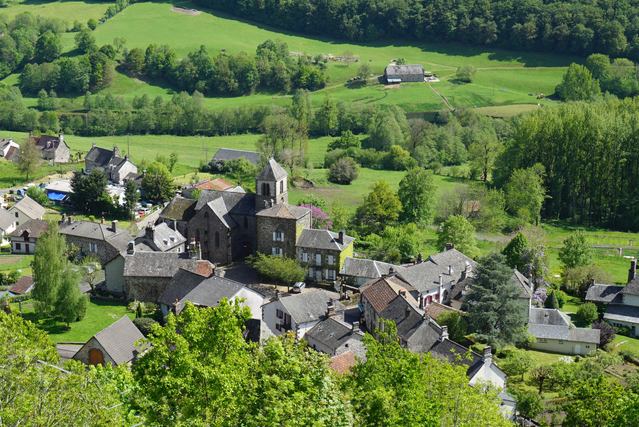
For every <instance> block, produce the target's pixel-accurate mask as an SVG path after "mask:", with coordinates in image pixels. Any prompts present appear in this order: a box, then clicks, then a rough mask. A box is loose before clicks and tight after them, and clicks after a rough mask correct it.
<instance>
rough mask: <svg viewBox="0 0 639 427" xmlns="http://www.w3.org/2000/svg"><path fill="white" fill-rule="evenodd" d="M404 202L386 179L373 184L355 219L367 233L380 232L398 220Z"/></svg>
mask: <svg viewBox="0 0 639 427" xmlns="http://www.w3.org/2000/svg"><path fill="white" fill-rule="evenodd" d="M401 208H402V204H401V202H400V200H399V197H397V194H395V192H394V191H393V189H392V188H391V187H390V185H388V183H387V182H386V181H378V182H376V183H375V185H373V188H372V189H371V192H370V193H368V195H367V196H366V198H365V199H364V202H363V203H362V204H361V205H360V206H359V207H358V208H357V211H356V212H355V220H356V223H357V225H358V226H359V227H361V228H362V230H363V231H364V232H365V233H375V232H380V231H381V230H383V228H384V227H385V226H386V225H390V224H392V223H394V222H395V221H397V219H398V218H399V214H400V211H401Z"/></svg>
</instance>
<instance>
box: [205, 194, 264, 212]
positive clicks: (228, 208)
mask: <svg viewBox="0 0 639 427" xmlns="http://www.w3.org/2000/svg"><path fill="white" fill-rule="evenodd" d="M216 199H222V202H224V203H223V204H216V205H215V206H219V209H220V211H219V212H217V213H219V214H221V215H226V214H227V213H228V214H231V215H254V214H255V194H252V193H251V194H248V193H235V192H231V191H214V190H213V191H207V190H205V191H202V193H201V194H200V198H199V199H198V201H197V203H196V204H195V211H199V210H200V209H202V208H203V207H204V206H205V205H207V204H209V202H212V201H214V200H216Z"/></svg>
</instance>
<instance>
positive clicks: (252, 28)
mask: <svg viewBox="0 0 639 427" xmlns="http://www.w3.org/2000/svg"><path fill="white" fill-rule="evenodd" d="M107 6H108V3H98V2H80V1H68V2H52V3H44V2H41V1H40V0H32V1H25V2H23V3H16V4H12V5H11V6H9V7H7V8H5V9H2V10H0V14H7V15H8V16H14V15H15V14H17V13H20V12H24V11H29V12H32V13H35V14H40V15H43V16H56V17H58V18H60V19H63V20H66V21H68V22H69V23H71V22H72V21H74V20H76V19H79V20H81V21H83V22H84V21H86V20H87V19H89V18H97V17H99V16H101V15H102V13H103V12H104V10H105V9H106V7H107ZM174 6H177V7H184V8H192V7H193V5H192V4H190V3H186V2H183V3H182V2H174V3H171V2H143V3H136V4H133V5H131V6H129V7H128V8H126V9H125V10H123V11H122V12H120V13H119V14H118V15H116V16H115V17H113V18H111V19H109V20H108V21H107V22H105V23H104V24H102V25H99V26H98V28H97V29H96V30H95V31H94V35H95V37H96V40H97V42H98V45H102V44H106V43H111V42H112V41H113V39H114V38H116V37H123V38H125V39H126V45H127V47H128V48H129V49H131V48H134V47H139V48H146V46H148V45H149V44H150V43H156V44H168V45H170V46H172V47H173V48H174V49H175V50H176V52H177V54H178V56H180V57H183V56H185V55H186V54H187V53H188V52H190V51H193V50H196V49H198V48H199V47H200V46H201V45H204V46H206V47H207V49H208V51H209V52H210V53H211V54H212V55H215V54H217V53H219V52H221V51H225V52H229V53H238V52H242V51H244V52H248V53H251V54H252V53H253V52H255V49H256V47H257V45H258V44H260V43H262V42H263V41H265V40H267V39H276V40H281V41H284V42H286V43H287V44H288V47H289V50H290V51H291V52H292V54H309V55H319V54H323V55H334V56H344V55H345V54H348V55H352V56H353V57H354V58H357V62H355V63H351V64H346V63H344V62H339V61H329V63H328V75H329V83H328V85H327V87H326V88H325V89H323V90H321V91H318V92H316V93H315V94H314V96H312V101H313V103H314V105H318V104H319V103H320V102H321V101H322V100H323V98H324V96H325V95H329V96H331V97H334V98H335V99H338V100H342V101H344V102H363V103H379V104H394V105H399V106H401V107H402V108H404V109H406V111H409V112H421V111H433V110H439V109H442V108H445V107H446V104H445V103H444V102H443V100H442V97H445V98H446V99H447V100H448V102H449V104H451V105H452V106H454V107H467V108H474V107H487V106H504V105H519V104H533V105H536V104H538V103H542V104H544V103H548V102H551V101H548V100H545V99H544V100H541V101H539V100H538V99H537V95H538V94H545V95H548V94H550V93H552V92H553V91H554V87H555V86H556V85H557V84H558V83H559V81H560V79H561V75H562V74H563V72H564V70H565V67H566V66H567V65H569V64H570V62H573V61H578V59H577V58H572V57H568V56H565V55H552V54H541V53H529V52H527V53H523V52H514V51H505V50H500V49H492V48H477V47H468V46H462V45H457V44H444V43H437V42H432V43H416V42H406V41H393V40H389V41H388V42H387V43H375V44H355V43H346V42H342V41H336V40H330V39H318V38H310V37H306V36H301V35H296V34H293V33H288V32H283V31H280V30H276V29H272V28H269V27H267V26H264V25H257V24H253V23H251V22H247V21H242V20H238V19H235V18H232V17H229V16H226V15H224V14H222V13H218V12H212V11H201V13H199V14H195V15H192V14H185V13H180V12H178V11H176V9H175V8H174ZM185 29H188V31H185ZM240 34H241V37H238V35H240ZM63 44H64V49H65V52H67V53H72V51H73V48H74V34H73V33H66V34H64V35H63ZM396 58H404V59H405V60H406V61H407V62H408V63H419V64H423V65H424V67H425V68H426V69H427V70H429V71H432V72H434V73H436V74H437V75H439V76H440V78H441V79H442V81H441V82H439V83H433V84H426V83H424V84H421V83H419V84H404V85H401V86H400V87H395V88H385V87H384V86H383V85H380V84H377V83H375V84H371V85H369V86H367V87H362V88H349V87H347V86H346V85H345V82H346V80H348V79H349V78H351V77H353V76H354V75H355V74H356V72H357V68H358V67H359V65H360V64H361V63H364V62H366V63H368V64H369V65H370V66H371V69H372V71H373V73H374V74H375V75H381V74H382V73H383V69H384V67H385V66H386V65H387V64H388V63H389V61H391V60H392V59H396ZM463 65H471V66H473V67H475V68H476V69H477V74H476V76H475V81H474V82H473V83H470V84H456V83H454V82H453V81H452V77H453V76H454V73H455V70H456V69H457V68H458V67H460V66H463ZM4 82H5V83H6V84H16V83H17V77H16V75H15V74H14V75H11V76H9V77H7V78H6V79H5V80H4ZM105 91H108V92H110V93H113V94H115V95H120V96H123V97H124V98H128V99H131V98H132V97H134V96H136V95H142V94H147V95H149V96H165V97H166V96H171V95H172V94H173V91H172V90H171V89H170V88H166V87H161V86H158V85H154V84H149V83H147V82H144V81H141V80H138V79H133V78H130V77H128V76H126V75H124V74H121V73H117V74H116V76H115V78H114V81H113V84H112V85H111V87H110V88H108V89H106V90H105ZM204 103H205V105H206V106H207V107H208V108H211V109H221V108H229V107H239V106H244V105H264V104H276V105H285V104H287V103H288V96H287V95H282V94H266V93H257V94H253V95H250V96H241V97H232V98H227V97H219V98H215V97H211V98H206V99H205V101H204ZM81 106H82V100H81V99H80V98H78V99H76V100H75V102H74V103H73V108H81Z"/></svg>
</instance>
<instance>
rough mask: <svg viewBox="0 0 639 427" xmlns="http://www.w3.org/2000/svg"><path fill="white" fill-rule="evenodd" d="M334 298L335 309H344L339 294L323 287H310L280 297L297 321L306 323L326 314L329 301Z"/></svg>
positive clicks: (338, 310)
mask: <svg viewBox="0 0 639 427" xmlns="http://www.w3.org/2000/svg"><path fill="white" fill-rule="evenodd" d="M331 299H333V301H334V304H335V311H336V312H340V311H344V306H343V305H342V304H341V303H340V302H339V301H337V295H336V294H335V293H332V292H327V291H324V290H321V289H309V290H308V291H307V292H302V293H301V294H294V295H287V296H285V297H282V298H280V303H281V304H282V305H283V306H284V308H286V311H287V312H288V314H290V315H291V318H292V319H293V320H295V323H298V324H299V323H306V322H312V321H315V320H320V319H321V318H322V317H323V316H325V315H326V309H327V305H328V302H329V301H330V300H331Z"/></svg>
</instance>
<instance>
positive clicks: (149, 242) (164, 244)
mask: <svg viewBox="0 0 639 427" xmlns="http://www.w3.org/2000/svg"><path fill="white" fill-rule="evenodd" d="M149 234H150V235H149ZM184 242H186V238H185V237H184V236H182V234H180V232H179V231H177V230H173V229H172V228H171V227H169V225H168V224H167V223H166V222H162V223H160V224H158V225H156V226H154V227H153V229H152V230H149V231H147V229H146V228H144V229H142V230H141V231H140V234H139V235H138V237H136V238H135V249H136V250H151V251H160V252H166V251H168V250H170V249H173V248H176V247H178V246H180V245H183V244H184Z"/></svg>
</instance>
